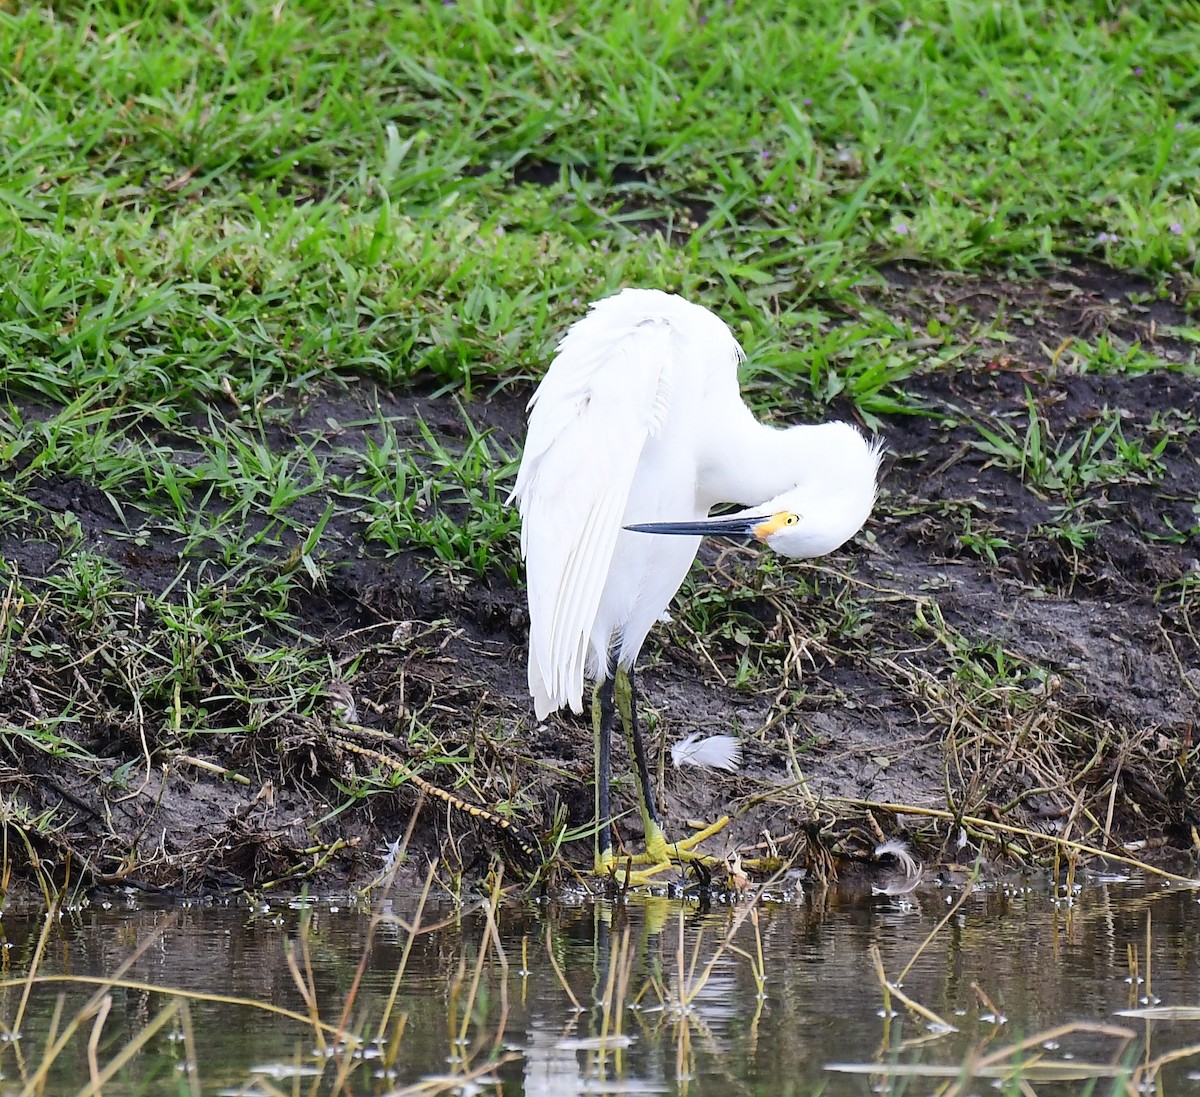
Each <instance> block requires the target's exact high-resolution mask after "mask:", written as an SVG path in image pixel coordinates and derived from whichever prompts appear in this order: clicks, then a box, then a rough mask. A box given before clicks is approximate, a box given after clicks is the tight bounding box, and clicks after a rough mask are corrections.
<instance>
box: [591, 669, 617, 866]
mask: <svg viewBox="0 0 1200 1097" xmlns="http://www.w3.org/2000/svg"><path fill="white" fill-rule="evenodd" d="M613 716H614V712H613V676H612V675H611V674H610V675H609V676H608V677H607V678H605V679H604V681H603V682H601V683H600V684H599V685H598V686H596V688H595V690H594V691H593V692H592V734H593V737H594V740H595V759H596V871H597V872H606V871H607V870H608V866H609V865H611V864H612V860H613V847H612V811H611V807H612V797H611V792H610V789H611V780H612V726H613Z"/></svg>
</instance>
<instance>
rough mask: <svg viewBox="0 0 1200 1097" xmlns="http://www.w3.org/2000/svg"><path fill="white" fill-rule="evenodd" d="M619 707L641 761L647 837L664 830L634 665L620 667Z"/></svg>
mask: <svg viewBox="0 0 1200 1097" xmlns="http://www.w3.org/2000/svg"><path fill="white" fill-rule="evenodd" d="M615 692H616V699H617V709H618V711H619V712H620V713H621V723H622V725H623V726H624V728H625V738H626V740H627V741H628V743H629V750H630V753H631V754H632V755H633V760H634V762H635V763H636V765H637V774H638V784H639V785H640V786H641V790H642V814H643V822H644V823H645V825H646V838H647V839H649V838H650V832H651V830H652V829H653V828H654V827H657V828H658V829H659V830H662V821H661V820H660V819H659V817H658V805H657V803H656V802H655V799H654V782H653V781H652V780H651V778H650V765H649V763H648V762H647V761H646V747H645V744H644V743H643V742H642V732H641V729H640V728H639V727H638V722H637V689H636V687H635V686H634V684H633V668H632V667H630V668H629V670H618V671H617V678H616V685H615Z"/></svg>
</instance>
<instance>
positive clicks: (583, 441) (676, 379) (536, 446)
mask: <svg viewBox="0 0 1200 1097" xmlns="http://www.w3.org/2000/svg"><path fill="white" fill-rule="evenodd" d="M741 359H742V350H741V347H739V346H738V343H737V341H736V340H735V339H734V337H733V335H732V333H731V332H730V330H729V328H728V327H726V325H725V324H724V323H723V322H722V321H721V320H720V319H718V318H717V317H716V316H714V315H713V314H712V313H711V312H709V311H708V310H707V309H705V308H702V307H701V306H699V305H694V304H690V303H689V302H687V301H685V300H683V299H682V298H681V297H677V296H674V295H672V294H667V293H662V292H659V291H657V290H638V289H626V290H622V291H621V292H620V293H618V294H616V295H614V296H612V297H608V298H606V299H604V300H602V301H599V302H597V303H596V304H595V305H593V306H592V309H591V311H590V312H589V313H588V314H587V316H586V317H584V318H583V319H582V320H580V321H578V322H577V323H576V324H575V325H574V326H572V327H571V329H570V330H569V331H568V332H567V334H566V336H565V338H564V339H563V340H562V342H561V343H560V344H559V347H558V354H557V357H556V358H555V359H554V361H553V362H552V363H551V366H550V368H549V370H548V371H547V373H546V376H545V378H544V380H543V381H542V383H541V385H540V386H539V388H538V390H537V392H536V393H535V394H534V396H533V399H532V400H531V401H530V404H529V409H530V415H529V432H528V436H527V440H526V444H525V452H524V456H523V459H522V461H521V467H520V471H519V473H518V475H517V482H516V486H515V488H514V489H513V494H512V498H513V499H515V500H516V502H517V504H518V506H519V509H520V514H521V551H522V554H523V556H524V557H525V560H526V567H527V575H528V588H529V617H530V630H529V690H530V693H531V694H532V696H533V699H534V707H535V711H536V713H537V716H538V718H539V719H541V718H543V717H544V716H546V715H547V714H549V713H550V712H552V711H554V710H555V709H557V708H560V707H562V706H563V705H569V706H570V707H571V708H572V709H573V710H574V711H576V712H579V711H582V707H583V689H584V682H585V680H586V679H588V678H591V679H593V680H597V681H601V680H603V679H604V678H605V677H606V676H607V675H608V674H609V673H610V671H611V668H612V666H613V665H614V663H615V664H616V665H618V666H620V667H623V668H626V669H629V668H631V667H632V666H633V663H634V660H635V659H636V658H637V654H638V652H639V650H640V649H641V646H642V643H643V642H644V640H645V638H646V634H647V633H648V632H649V631H650V628H651V626H652V625H653V624H654V622H655V621H656V620H658V619H659V618H660V617H661V616H662V615H663V613H664V612H665V611H666V607H667V604H668V602H670V600H671V598H672V597H673V596H674V594H675V592H676V591H677V590H678V589H679V586H680V584H681V583H682V582H683V579H684V576H685V575H686V574H687V571H688V568H689V567H690V566H691V563H692V561H693V559H694V558H695V555H696V551H697V549H698V547H699V544H700V537H699V536H698V535H695V534H696V533H700V532H706V533H720V534H723V535H726V536H728V535H738V536H743V537H747V538H748V537H750V536H755V537H758V539H759V540H760V541H762V542H763V543H765V544H767V545H769V546H770V547H772V548H774V549H775V550H776V551H778V552H781V553H783V554H785V555H789V556H818V555H821V554H823V553H826V552H830V551H832V550H833V549H835V548H837V547H838V546H839V545H841V544H842V543H843V542H844V541H846V540H847V539H848V538H849V537H851V536H853V534H854V533H855V532H856V531H857V530H858V529H859V528H860V527H861V526H862V524H863V522H864V521H865V520H866V518H867V516H868V515H869V514H870V511H871V507H872V505H873V503H874V500H875V481H876V474H877V470H878V465H879V454H880V450H879V447H878V446H876V445H874V444H871V443H869V442H867V440H866V439H864V438H863V436H862V434H861V433H860V432H859V431H858V430H857V429H856V428H854V427H852V426H849V425H847V424H845V423H822V424H819V425H814V426H797V427H791V428H787V429H776V428H773V427H769V426H765V425H763V424H761V423H759V422H758V421H757V420H756V419H755V418H754V416H753V415H752V414H751V412H750V410H749V409H748V408H747V407H746V405H745V404H744V403H743V401H742V399H741V396H740V393H739V390H738V364H739V362H740V361H741ZM718 503H738V504H741V505H742V506H747V507H750V509H749V510H748V511H745V512H742V513H741V514H738V515H734V516H732V520H730V521H728V522H722V523H712V522H708V523H705V522H704V521H703V520H704V519H706V518H707V516H708V513H709V511H710V509H711V508H712V507H713V506H715V505H716V504H718ZM756 504H757V505H756ZM775 518H778V519H779V521H778V522H776V521H774V520H773V519H775ZM765 519H772V521H765ZM739 522H740V525H739ZM659 523H666V524H667V525H673V526H679V525H680V524H685V528H684V529H679V528H674V529H667V528H663V529H657V530H654V529H649V530H645V531H643V532H634V531H631V530H629V529H627V528H625V527H628V526H631V525H637V524H646V525H653V524H659ZM687 523H700V524H701V525H702V526H703V527H704V528H703V529H698V530H696V531H695V533H692V530H691V527H690V526H687V525H686V524H687ZM654 532H661V533H675V534H683V535H679V536H649V535H648V533H654ZM689 533H692V535H690V536H689V535H687V534H689Z"/></svg>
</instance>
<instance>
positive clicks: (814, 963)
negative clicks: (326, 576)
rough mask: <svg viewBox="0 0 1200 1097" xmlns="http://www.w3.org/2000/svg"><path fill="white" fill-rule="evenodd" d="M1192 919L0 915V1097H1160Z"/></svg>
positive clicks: (1086, 906)
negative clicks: (1118, 1082)
mask: <svg viewBox="0 0 1200 1097" xmlns="http://www.w3.org/2000/svg"><path fill="white" fill-rule="evenodd" d="M1196 904H1197V895H1196V893H1194V892H1189V891H1186V890H1181V889H1172V888H1166V887H1162V886H1161V885H1159V884H1158V883H1156V882H1150V883H1145V882H1128V881H1127V882H1109V883H1101V882H1096V883H1089V884H1086V885H1085V886H1083V887H1082V888H1080V889H1078V890H1077V892H1076V893H1074V894H1072V895H1068V896H1064V895H1062V894H1061V893H1058V892H1056V891H1055V890H1054V889H1053V888H1052V887H1051V885H1050V884H1049V883H1046V882H1040V883H1034V884H1031V885H1029V886H1024V887H977V888H975V889H973V890H971V891H970V892H969V893H964V890H963V888H962V887H960V886H944V887H939V886H934V885H925V886H922V887H921V888H919V889H917V890H916V891H915V892H913V893H911V894H908V895H903V896H881V895H871V894H868V893H865V892H863V891H854V890H851V889H840V890H829V891H822V892H817V893H813V892H810V891H806V892H800V893H797V894H796V895H794V896H788V897H786V899H777V900H776V901H766V902H760V903H757V904H753V903H746V904H742V905H734V906H714V907H713V908H712V909H709V910H704V909H701V908H700V907H698V906H697V905H695V904H689V903H681V902H678V901H673V900H667V899H663V898H654V897H646V898H639V899H633V898H630V899H629V900H628V901H626V902H625V903H623V904H621V903H616V904H614V903H606V902H596V901H593V900H590V899H585V898H583V897H576V898H570V897H568V898H563V899H558V900H555V901H551V902H537V901H533V900H525V899H520V898H513V897H509V898H507V899H505V900H504V901H503V902H501V903H500V904H499V905H498V906H495V907H493V906H492V905H491V904H490V903H488V902H485V901H477V902H474V903H469V904H461V905H460V904H454V903H452V902H450V901H449V900H446V899H433V898H430V899H429V900H428V901H426V902H425V903H424V905H423V907H422V905H421V902H420V900H419V897H416V896H404V897H392V898H391V899H390V900H387V901H386V902H384V903H381V904H380V906H379V907H378V908H377V909H376V910H375V911H373V912H372V911H369V910H361V909H355V910H350V909H348V908H347V906H346V904H345V903H344V902H329V901H319V902H313V903H311V904H307V905H306V904H301V903H296V902H292V903H288V902H278V903H275V902H272V903H260V904H258V905H256V906H254V907H247V906H246V905H244V904H241V905H239V904H233V903H230V904H215V903H208V904H195V905H189V906H183V907H175V908H171V909H153V908H146V907H145V906H141V905H139V904H137V903H136V902H134V901H133V900H132V899H129V900H125V901H123V902H121V903H116V904H113V905H111V906H108V907H105V906H103V905H100V904H92V905H89V906H85V907H82V908H80V909H77V910H73V911H69V912H66V913H63V914H61V915H60V916H59V917H58V918H57V919H55V920H54V921H53V922H52V923H50V924H48V925H47V924H46V923H45V922H44V920H43V918H42V917H41V916H40V914H39V912H36V911H29V912H21V911H16V910H9V911H6V912H5V914H4V917H3V920H2V923H0V929H2V931H3V944H4V949H3V952H2V953H0V956H2V960H3V974H4V977H5V982H4V986H3V988H2V989H0V1023H2V1025H3V1026H4V1027H2V1028H0V1072H2V1073H3V1079H2V1080H0V1093H2V1094H7V1093H19V1092H23V1091H26V1090H28V1091H30V1092H33V1091H36V1090H37V1089H38V1088H39V1087H40V1088H42V1090H43V1091H44V1092H69V1091H70V1092H73V1091H75V1090H77V1089H80V1088H81V1087H83V1086H85V1085H86V1084H87V1083H88V1082H89V1079H92V1080H99V1081H100V1082H101V1085H100V1086H99V1089H100V1090H101V1091H102V1092H104V1093H133V1092H161V1091H163V1090H165V1089H166V1088H168V1087H169V1088H170V1090H171V1091H172V1092H183V1093H196V1094H199V1093H205V1094H218V1093H245V1094H260V1093H261V1094H274V1093H295V1094H301V1093H303V1094H320V1093H330V1092H336V1091H339V1089H338V1087H339V1086H341V1087H342V1088H341V1089H340V1092H344V1093H348V1094H360V1093H361V1094H382V1093H398V1092H410V1091H411V1092H423V1093H432V1092H439V1091H444V1092H451V1091H453V1092H461V1093H474V1092H495V1093H504V1094H528V1095H551V1094H553V1095H571V1094H584V1093H589V1094H590V1093H597V1092H610V1093H612V1092H619V1093H685V1094H740V1093H758V1092H763V1093H777V1094H791V1093H805V1094H807V1093H811V1092H815V1091H816V1090H817V1089H818V1088H820V1087H822V1086H824V1087H825V1088H824V1092H826V1093H835V1094H836V1093H856V1094H858V1093H865V1092H869V1091H871V1090H876V1091H879V1090H882V1091H884V1092H897V1093H899V1092H905V1091H908V1092H927V1091H932V1090H933V1089H936V1088H939V1087H942V1086H945V1085H946V1084H947V1082H946V1081H945V1080H944V1078H943V1079H942V1080H939V1079H938V1075H939V1074H940V1075H943V1076H948V1077H949V1079H950V1082H953V1081H954V1079H955V1078H957V1077H958V1076H959V1075H960V1074H961V1070H962V1064H964V1063H970V1064H973V1069H974V1071H975V1073H976V1074H977V1075H978V1076H979V1078H980V1081H977V1082H976V1083H974V1085H973V1089H972V1091H975V1092H978V1091H981V1090H983V1089H984V1087H986V1086H989V1085H990V1084H991V1083H990V1082H988V1081H985V1080H983V1079H987V1078H992V1077H1003V1076H1005V1075H1006V1074H1007V1073H1011V1070H1012V1068H1013V1064H1014V1063H1015V1062H1017V1061H1020V1062H1023V1063H1025V1064H1026V1065H1025V1066H1024V1068H1023V1070H1024V1077H1025V1078H1026V1082H1027V1084H1028V1085H1030V1086H1032V1087H1033V1088H1034V1089H1035V1090H1036V1092H1046V1091H1053V1088H1054V1079H1055V1078H1064V1077H1069V1076H1070V1074H1069V1073H1065V1072H1071V1071H1073V1072H1074V1074H1075V1075H1081V1076H1086V1077H1095V1078H1107V1077H1112V1076H1119V1075H1123V1076H1126V1077H1128V1076H1129V1075H1130V1074H1131V1072H1134V1071H1136V1070H1138V1069H1139V1068H1140V1069H1142V1070H1143V1072H1144V1074H1145V1079H1141V1081H1147V1080H1148V1081H1149V1082H1150V1083H1152V1084H1151V1086H1150V1088H1153V1086H1154V1085H1159V1086H1162V1087H1163V1088H1164V1090H1166V1089H1169V1087H1170V1085H1171V1084H1175V1083H1182V1082H1183V1081H1185V1080H1187V1079H1193V1080H1194V1079H1195V1078H1197V1077H1200V1074H1198V1073H1197V1072H1200V1049H1197V1048H1191V1047H1189V1044H1190V1043H1194V1042H1196V1041H1197V1040H1200V1033H1198V1032H1197V1026H1196V1024H1195V1021H1196V1019H1197V1013H1196V1008H1195V1007H1198V1006H1200V994H1198V991H1197V987H1198V986H1200V981H1198V980H1197V975H1198V974H1200V936H1198V935H1197V934H1196V933H1195V931H1194V925H1195V920H1196V914H1197V907H1196ZM131 958H132V960H131ZM123 966H124V968H123ZM31 970H36V973H37V975H38V976H39V978H40V979H46V978H48V977H65V976H69V977H72V978H80V977H92V978H98V977H104V978H112V977H113V976H114V974H115V973H120V980H119V981H117V982H116V983H115V984H114V985H112V986H108V987H104V986H99V987H98V986H96V985H93V984H89V985H80V984H78V983H75V982H67V981H53V982H51V981H40V982H37V983H33V984H28V983H25V982H23V979H24V977H25V976H26V975H27V974H28V973H29V972H30V971H31ZM171 991H174V993H171ZM250 1001H253V1002H257V1003H269V1004H270V1005H271V1006H272V1007H274V1009H275V1010H276V1011H277V1012H274V1013H266V1012H264V1011H263V1010H262V1009H259V1008H255V1007H254V1006H252V1005H251V1004H248V1003H249V1002H250ZM885 1003H887V1005H888V1006H889V1007H890V1009H889V1008H885ZM1163 1007H1174V1012H1171V1011H1168V1012H1166V1013H1165V1014H1164V1013H1163ZM1181 1007H1184V1008H1185V1011H1184V1012H1183V1013H1180V1012H1179V1011H1180V1008H1181ZM1130 1009H1132V1010H1134V1011H1135V1014H1134V1015H1133V1016H1121V1015H1118V1011H1122V1010H1130ZM280 1010H282V1011H286V1012H283V1013H281V1012H278V1011H280ZM1187 1010H1191V1011H1192V1012H1190V1013H1189V1012H1187ZM81 1011H82V1012H81ZM1146 1011H1149V1013H1148V1014H1147V1012H1146ZM18 1027H19V1030H20V1035H19V1038H15V1037H14V1036H13V1035H12V1033H13V1031H14V1030H15V1029H17V1028H18ZM1051 1030H1058V1031H1051ZM56 1049H57V1050H56ZM1171 1055H1179V1058H1178V1059H1177V1060H1176V1061H1171V1062H1165V1061H1164V1060H1165V1059H1166V1058H1169V1057H1170V1056H1171ZM122 1057H124V1060H125V1061H122ZM1031 1062H1032V1065H1030V1064H1031ZM830 1064H840V1065H839V1066H838V1068H837V1069H835V1070H830V1069H829V1068H830ZM1081 1064H1082V1065H1083V1069H1081ZM1160 1066H1161V1069H1159V1067H1160ZM856 1071H858V1072H866V1073H855V1072H856ZM914 1073H915V1074H916V1075H917V1076H918V1077H919V1078H920V1079H921V1081H920V1084H918V1085H917V1086H916V1088H915V1089H913V1088H912V1086H913V1078H912V1077H911V1075H912V1074H914ZM1134 1082H1135V1083H1138V1082H1139V1079H1136V1078H1135V1079H1134ZM1065 1084H1067V1085H1068V1088H1069V1087H1070V1086H1071V1084H1072V1083H1069V1082H1068V1083H1065ZM1102 1084H1103V1086H1104V1087H1105V1089H1104V1090H1103V1091H1105V1092H1107V1091H1108V1088H1109V1087H1111V1086H1112V1085H1113V1084H1114V1083H1112V1082H1103V1083H1102ZM1074 1085H1075V1086H1076V1088H1077V1086H1078V1083H1074ZM408 1087H417V1088H415V1089H412V1090H410V1089H409V1088H408ZM1047 1087H1049V1089H1047Z"/></svg>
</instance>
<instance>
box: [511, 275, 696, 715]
mask: <svg viewBox="0 0 1200 1097" xmlns="http://www.w3.org/2000/svg"><path fill="white" fill-rule="evenodd" d="M618 299H619V298H609V299H608V300H609V301H613V300H618ZM606 303H607V302H601V303H600V304H601V306H603V305H605V304H606ZM672 382H673V369H672V355H671V325H670V322H669V321H668V320H667V319H666V318H664V317H661V316H657V317H656V316H653V315H647V314H646V313H645V312H643V313H641V314H640V315H638V314H634V315H632V316H628V315H624V314H623V313H615V312H614V310H612V309H608V310H606V309H604V308H603V307H598V308H595V309H593V311H592V312H591V313H590V314H589V315H588V316H587V317H585V318H584V319H583V320H581V321H579V323H577V324H575V326H574V327H572V328H571V330H570V331H569V332H568V333H567V335H566V338H564V339H563V341H562V343H561V344H560V345H559V349H558V356H557V357H556V358H555V359H554V361H553V362H552V363H551V366H550V369H549V371H548V372H547V374H546V377H545V379H544V380H543V381H542V383H541V385H540V386H539V388H538V390H537V392H536V393H535V394H534V397H533V399H532V400H531V401H530V416H529V433H528V436H527V439H526V443H525V452H524V456H523V457H522V460H521V468H520V471H519V472H518V474H517V483H516V487H515V488H514V489H513V496H512V497H513V498H514V499H515V500H516V501H517V504H518V506H519V508H520V513H521V553H522V555H523V556H524V557H525V560H526V571H527V577H528V585H529V618H530V624H529V689H530V692H531V693H532V694H533V698H534V702H535V708H536V711H537V716H538V719H541V718H542V717H543V716H545V715H546V714H547V713H549V712H552V711H553V710H554V709H556V708H559V707H560V706H562V705H564V704H569V705H570V706H571V708H572V709H574V710H575V711H576V712H580V711H582V708H583V683H584V675H585V672H586V670H587V664H588V653H589V647H590V643H591V638H592V632H593V627H594V625H595V623H596V614H597V610H598V609H599V606H600V598H601V595H602V594H603V591H604V584H605V581H606V579H607V577H608V569H609V565H610V562H611V560H612V555H613V549H614V548H615V546H616V543H617V534H618V533H619V532H620V528H621V520H622V518H623V516H624V513H625V505H626V502H627V500H628V498H629V491H630V486H631V485H632V483H633V478H634V474H635V472H636V470H637V466H638V461H639V459H640V457H641V453H642V448H643V446H644V445H645V442H646V439H647V438H648V437H649V436H650V435H652V434H654V433H656V432H657V431H658V430H659V429H660V428H661V426H662V423H663V421H664V420H665V418H666V414H667V410H668V408H669V405H670V397H671V385H672ZM601 654H602V656H603V653H601Z"/></svg>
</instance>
